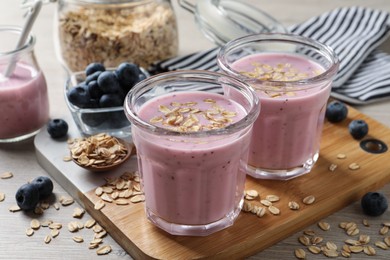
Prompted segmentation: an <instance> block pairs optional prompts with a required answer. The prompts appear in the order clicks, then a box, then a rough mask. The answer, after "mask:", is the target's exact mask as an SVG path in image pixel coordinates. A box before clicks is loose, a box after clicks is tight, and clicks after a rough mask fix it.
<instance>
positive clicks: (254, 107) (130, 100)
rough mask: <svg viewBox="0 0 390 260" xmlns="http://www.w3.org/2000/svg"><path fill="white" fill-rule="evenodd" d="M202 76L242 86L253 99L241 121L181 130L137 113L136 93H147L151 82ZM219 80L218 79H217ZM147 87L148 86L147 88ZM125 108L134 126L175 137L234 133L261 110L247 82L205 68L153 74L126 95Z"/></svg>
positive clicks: (248, 97) (246, 94)
mask: <svg viewBox="0 0 390 260" xmlns="http://www.w3.org/2000/svg"><path fill="white" fill-rule="evenodd" d="M202 76H207V77H208V78H207V79H209V80H210V79H221V78H222V79H223V78H225V79H228V80H229V82H230V83H232V82H233V83H234V84H235V85H236V84H237V85H238V86H240V88H242V89H243V90H244V92H245V96H246V98H247V100H249V99H250V101H251V108H250V110H249V111H247V114H246V115H245V116H244V117H243V118H241V119H240V120H239V121H237V122H235V123H232V124H230V125H228V126H227V127H224V128H221V129H213V130H206V131H197V132H195V131H194V132H179V131H174V130H171V129H167V128H164V127H159V126H156V125H153V124H150V123H149V122H147V121H145V120H142V119H141V118H140V117H139V116H138V115H137V113H135V111H134V109H133V104H134V103H135V98H136V94H138V93H139V92H140V91H141V90H144V91H143V92H142V93H145V92H146V91H148V90H150V89H151V88H147V86H148V84H149V83H154V82H158V81H166V80H169V79H172V78H175V77H176V78H177V77H181V78H182V79H185V78H186V77H189V78H192V79H198V80H201V79H203V80H204V79H205V78H202ZM216 82H218V81H216ZM145 88H147V89H146V90H145ZM241 93H243V92H241ZM124 109H125V114H126V116H127V118H128V119H129V120H130V122H131V124H132V125H133V126H137V127H140V128H142V129H143V130H146V131H147V132H149V133H151V134H159V135H164V136H175V137H192V138H199V137H202V138H203V137H207V136H210V135H214V136H216V135H226V134H233V133H236V132H238V131H240V130H243V129H245V128H246V127H248V126H250V125H251V124H252V123H253V122H254V121H255V120H256V118H257V116H258V114H259V112H260V101H259V98H258V97H257V95H256V93H255V91H254V90H253V88H252V87H251V86H249V85H248V84H246V83H245V82H242V81H240V80H238V79H236V78H234V77H231V76H229V75H225V74H222V73H218V72H212V71H203V70H179V71H170V72H164V73H160V74H157V75H154V76H151V77H149V78H147V79H145V80H143V81H141V82H139V83H137V84H136V85H135V86H134V87H133V88H132V89H131V90H130V91H129V92H128V93H127V95H126V98H125V102H124Z"/></svg>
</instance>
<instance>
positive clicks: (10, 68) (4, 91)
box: [0, 26, 49, 143]
mask: <svg viewBox="0 0 390 260" xmlns="http://www.w3.org/2000/svg"><path fill="white" fill-rule="evenodd" d="M21 32H22V30H21V28H19V27H12V26H0V39H1V42H0V111H1V113H0V143H10V142H16V141H21V140H24V139H27V138H29V137H31V136H33V135H35V134H36V133H37V132H38V131H39V130H40V128H41V127H42V126H44V125H45V124H46V122H47V121H48V120H49V99H48V93H47V86H46V80H45V77H44V75H43V73H42V71H41V69H40V68H39V66H38V63H37V61H36V59H35V55H34V45H35V37H34V36H32V35H30V36H29V37H28V38H27V40H26V43H25V44H24V45H23V46H22V47H21V48H19V49H15V47H16V46H17V42H18V40H19V38H20V34H21Z"/></svg>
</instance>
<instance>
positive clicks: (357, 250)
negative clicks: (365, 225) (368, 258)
mask: <svg viewBox="0 0 390 260" xmlns="http://www.w3.org/2000/svg"><path fill="white" fill-rule="evenodd" d="M349 250H351V252H352V253H360V252H362V251H363V250H364V248H363V247H362V246H360V245H356V246H350V247H349Z"/></svg>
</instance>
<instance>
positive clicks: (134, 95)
mask: <svg viewBox="0 0 390 260" xmlns="http://www.w3.org/2000/svg"><path fill="white" fill-rule="evenodd" d="M259 110H260V105H259V101H258V98H257V96H256V94H255V93H254V91H253V90H252V89H251V88H250V87H249V86H248V85H246V84H245V83H243V82H240V81H238V80H236V79H234V78H232V77H230V76H227V75H223V74H219V73H214V72H207V71H180V72H169V73H163V74H159V75H157V76H153V77H150V78H148V79H146V80H144V81H142V82H141V83H139V84H137V85H136V86H135V87H134V88H133V89H132V90H131V91H130V92H129V93H128V95H127V97H126V100H125V112H126V115H127V117H128V119H129V120H130V121H131V123H132V137H133V141H134V144H135V146H136V148H137V156H138V168H139V171H140V175H141V183H142V186H143V191H144V192H145V211H146V215H147V218H148V219H149V220H150V221H151V222H152V223H153V224H155V225H156V226H158V227H159V228H161V229H163V230H165V231H167V232H168V233H170V234H174V235H190V236H205V235H209V234H211V233H214V232H216V231H219V230H221V229H224V228H226V227H228V226H230V225H232V224H233V222H234V221H235V219H236V218H237V216H238V214H239V212H240V210H241V207H242V203H243V193H244V184H245V176H246V172H245V167H246V164H247V160H248V152H249V142H250V137H251V130H252V124H253V122H254V121H255V119H256V118H257V116H258V114H259Z"/></svg>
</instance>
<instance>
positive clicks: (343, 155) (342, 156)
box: [337, 153, 347, 159]
mask: <svg viewBox="0 0 390 260" xmlns="http://www.w3.org/2000/svg"><path fill="white" fill-rule="evenodd" d="M345 158H347V155H346V154H344V153H339V154H337V159H345Z"/></svg>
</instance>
